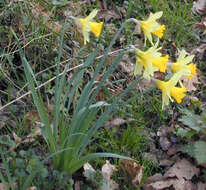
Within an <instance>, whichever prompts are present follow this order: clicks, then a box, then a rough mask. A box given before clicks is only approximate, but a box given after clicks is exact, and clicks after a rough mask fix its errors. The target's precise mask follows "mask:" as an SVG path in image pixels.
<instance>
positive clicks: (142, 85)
mask: <svg viewBox="0 0 206 190" xmlns="http://www.w3.org/2000/svg"><path fill="white" fill-rule="evenodd" d="M153 86H154V82H153V81H151V80H147V79H144V80H141V81H140V82H138V84H137V89H139V90H140V91H144V90H147V89H149V88H151V87H153Z"/></svg>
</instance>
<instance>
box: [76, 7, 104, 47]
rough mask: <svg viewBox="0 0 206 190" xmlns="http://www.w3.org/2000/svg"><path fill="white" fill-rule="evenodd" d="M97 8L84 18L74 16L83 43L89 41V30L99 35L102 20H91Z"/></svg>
mask: <svg viewBox="0 0 206 190" xmlns="http://www.w3.org/2000/svg"><path fill="white" fill-rule="evenodd" d="M97 12H98V10H97V9H94V10H93V11H92V12H91V13H90V14H89V15H88V16H87V17H86V18H75V21H76V23H77V25H78V26H79V27H80V29H81V32H82V34H83V37H84V44H86V43H87V42H89V32H92V33H93V34H94V35H95V36H96V37H99V36H100V34H101V31H102V26H103V22H99V23H98V22H93V18H94V17H95V16H96V15H97Z"/></svg>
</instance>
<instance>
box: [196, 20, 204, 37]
mask: <svg viewBox="0 0 206 190" xmlns="http://www.w3.org/2000/svg"><path fill="white" fill-rule="evenodd" d="M195 28H196V29H198V30H203V33H202V34H200V35H201V36H203V35H205V34H206V17H203V18H202V20H201V22H199V23H197V24H195Z"/></svg>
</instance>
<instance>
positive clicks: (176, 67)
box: [171, 50, 196, 79]
mask: <svg viewBox="0 0 206 190" xmlns="http://www.w3.org/2000/svg"><path fill="white" fill-rule="evenodd" d="M193 58H194V55H190V56H187V52H186V51H185V50H182V51H181V52H180V55H179V57H178V59H177V61H176V62H175V63H173V64H172V67H171V69H172V72H173V73H177V72H182V75H185V76H187V77H188V78H189V79H191V78H192V77H193V76H194V74H195V72H196V65H194V64H192V63H191V62H192V59H193ZM188 63H191V64H189V65H188Z"/></svg>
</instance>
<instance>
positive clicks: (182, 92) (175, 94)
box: [170, 87, 187, 103]
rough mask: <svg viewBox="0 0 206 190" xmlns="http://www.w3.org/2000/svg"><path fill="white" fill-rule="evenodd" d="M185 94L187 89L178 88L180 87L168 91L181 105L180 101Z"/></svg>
mask: <svg viewBox="0 0 206 190" xmlns="http://www.w3.org/2000/svg"><path fill="white" fill-rule="evenodd" d="M186 92H187V89H186V88H185V87H184V88H180V87H173V88H171V89H170V94H171V96H172V97H173V98H174V99H175V100H176V101H177V103H181V102H182V99H183V98H184V97H185V95H186V94H185V93H186Z"/></svg>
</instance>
